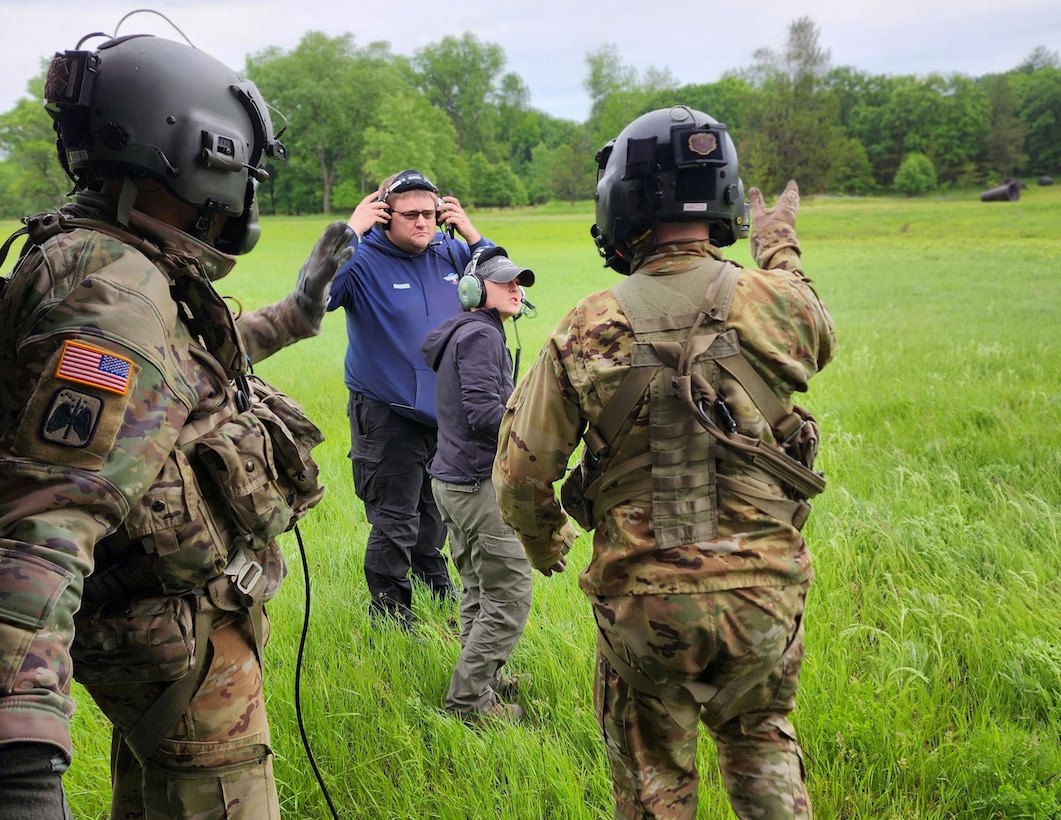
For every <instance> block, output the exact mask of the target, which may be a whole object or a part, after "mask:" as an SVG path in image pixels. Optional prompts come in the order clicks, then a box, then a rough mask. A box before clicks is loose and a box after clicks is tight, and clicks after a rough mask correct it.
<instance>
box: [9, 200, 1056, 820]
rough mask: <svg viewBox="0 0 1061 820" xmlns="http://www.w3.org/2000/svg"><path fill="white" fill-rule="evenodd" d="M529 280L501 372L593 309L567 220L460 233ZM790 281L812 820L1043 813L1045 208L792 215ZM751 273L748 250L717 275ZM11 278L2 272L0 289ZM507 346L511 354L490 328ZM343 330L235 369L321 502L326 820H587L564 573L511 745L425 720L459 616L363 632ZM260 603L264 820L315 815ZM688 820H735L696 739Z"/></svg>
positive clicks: (592, 751)
mask: <svg viewBox="0 0 1061 820" xmlns="http://www.w3.org/2000/svg"><path fill="white" fill-rule="evenodd" d="M475 222H476V225H477V227H479V228H480V229H481V230H482V231H483V232H484V233H485V234H486V235H487V236H490V237H491V238H492V239H494V240H495V241H497V242H498V243H499V244H502V245H504V246H505V247H506V248H507V249H508V250H509V253H510V255H511V256H512V257H513V258H514V259H515V260H517V261H518V262H519V263H521V264H525V265H527V266H529V267H531V268H533V269H534V270H535V271H536V272H537V274H538V280H537V283H536V284H535V286H534V287H533V288H532V289H531V291H530V292H529V293H528V295H529V297H530V299H531V301H532V302H534V303H535V304H536V305H537V306H538V311H537V313H538V315H537V317H536V318H534V319H525V320H521V321H520V322H519V323H518V324H517V325H516V328H515V329H517V330H518V331H519V342H520V344H521V347H522V349H523V364H522V369H523V372H525V371H526V368H528V367H529V366H530V362H531V360H532V359H533V358H534V356H535V355H536V353H537V350H538V349H539V348H540V346H541V344H542V343H543V342H544V340H545V339H546V337H547V335H548V333H549V331H550V330H551V328H552V327H553V325H554V324H555V322H556V320H557V319H558V318H559V317H560V316H561V315H562V313H563V312H564V311H565V310H566V309H567V308H568V307H569V306H570V305H571V304H573V302H574V301H575V300H576V299H577V298H578V297H579V296H581V295H582V294H584V293H586V292H589V291H590V290H595V289H598V288H604V287H608V286H609V285H610V284H612V283H614V282H615V281H616V275H615V274H613V273H611V272H609V271H606V270H604V269H603V268H602V267H601V262H600V259H599V257H598V256H597V254H596V252H595V250H594V248H593V244H592V240H591V239H590V237H589V225H590V223H591V222H592V211H591V208H590V207H588V206H585V205H583V206H579V207H576V208H571V209H564V208H554V209H552V210H551V211H550V212H549V213H541V212H536V211H518V212H496V213H495V212H490V213H479V214H476V215H475ZM325 223H326V219H324V218H321V217H317V218H272V219H266V220H265V221H264V233H263V238H262V242H261V245H260V247H259V248H258V249H257V250H256V251H255V252H254V253H253V254H251V255H250V256H248V257H247V258H246V259H243V260H241V261H240V263H239V265H238V266H237V268H236V271H235V273H234V274H232V276H231V277H230V278H229V279H226V280H224V281H223V282H222V283H221V290H222V291H223V292H225V293H232V294H235V295H237V296H239V297H240V299H241V300H242V302H243V304H244V305H245V306H246V307H254V306H257V305H260V304H264V303H266V302H268V301H271V300H273V299H275V298H278V297H279V296H281V295H283V294H284V293H285V292H286V291H287V290H288V289H289V288H290V286H291V285H292V284H293V282H294V280H295V277H296V275H297V270H298V267H299V265H300V264H301V262H302V260H303V259H304V258H305V256H306V254H307V253H308V251H309V248H310V246H311V245H312V243H313V241H314V239H315V238H316V236H317V235H318V233H319V232H320V230H321V229H322V228H323V227H324V224H325ZM799 230H800V236H801V238H802V240H803V245H804V249H805V250H804V262H805V266H806V269H807V271H808V273H809V274H810V275H811V276H812V278H813V279H814V281H815V283H816V285H817V287H818V289H819V292H820V294H821V296H822V297H823V299H824V300H825V301H826V303H827V304H828V305H829V307H830V309H831V310H832V313H833V316H834V319H835V321H836V328H837V335H838V338H839V343H840V346H839V350H838V353H837V357H836V360H835V362H834V363H833V364H832V365H830V366H829V367H828V368H827V369H826V370H825V371H824V372H823V373H822V374H821V375H820V376H819V377H818V378H817V379H815V380H814V382H812V385H811V393H810V395H809V396H807V397H806V402H805V403H806V404H807V405H808V406H809V407H810V408H811V409H812V410H813V411H814V412H815V414H816V415H817V416H818V418H819V420H820V421H821V423H822V427H823V430H824V443H823V451H822V455H821V466H822V467H823V468H824V469H825V470H826V473H827V476H828V479H829V487H828V489H827V490H826V492H825V494H824V495H823V496H821V497H820V498H819V499H818V500H817V501H816V503H815V511H814V514H813V515H812V517H811V520H810V522H809V524H808V526H807V528H806V535H807V538H808V541H809V543H810V544H811V547H812V550H813V552H814V556H815V566H816V570H817V578H816V581H815V584H814V586H813V588H812V592H811V597H810V601H809V603H808V613H807V644H808V651H807V660H806V663H805V667H804V674H803V680H802V686H801V690H800V695H799V701H798V709H797V712H796V714H795V716H794V719H795V722H796V724H797V728H798V730H799V733H800V738H801V741H802V743H803V746H804V749H805V752H806V757H807V767H808V774H809V786H810V791H811V796H812V799H813V802H814V806H815V811H816V814H817V816H818V817H821V818H866V820H868V819H869V818H874V819H875V820H876V818H887V819H892V818H894V820H912V818H918V819H919V820H929V819H932V820H935V819H936V818H963V819H965V818H968V820H972V819H973V818H1043V819H1044V820H1045V818H1056V817H1059V816H1061V776H1059V775H1061V746H1059V738H1061V635H1059V631H1061V550H1059V546H1061V538H1059V528H1061V385H1059V382H1061V377H1059V373H1061V284H1059V278H1061V265H1059V263H1058V260H1059V259H1061V189H1054V188H1031V189H1028V190H1027V191H1025V192H1024V195H1023V196H1022V198H1021V200H1020V201H1019V202H1016V203H981V202H979V201H978V197H977V195H976V194H975V193H971V194H969V195H967V196H957V195H956V196H954V197H951V198H945V199H942V198H941V199H932V200H916V201H909V200H893V199H870V200H848V199H835V200H833V199H829V200H826V199H822V200H813V201H805V202H804V203H803V205H802V207H801V210H800V215H799ZM730 255H731V257H732V258H734V259H736V260H737V261H741V262H744V263H748V262H749V259H748V256H747V243H742V244H741V245H739V246H738V247H737V248H735V249H732V253H731V254H730ZM9 268H10V262H9V263H8V265H7V266H6V267H5V270H6V269H9ZM509 340H510V342H511V343H513V346H514V345H515V342H516V338H515V335H514V334H513V332H512V329H510V330H509ZM344 349H345V334H344V327H343V319H342V317H341V315H336V314H331V315H329V316H328V317H327V318H326V320H325V328H324V332H323V334H322V335H321V336H320V337H317V338H315V339H312V340H309V341H306V342H304V343H302V344H301V345H299V346H297V347H295V348H292V349H290V350H287V351H283V352H281V353H280V354H278V355H277V356H275V357H273V359H272V360H269V361H267V362H264V363H262V364H261V365H259V367H258V372H259V373H260V374H262V375H263V376H265V377H266V378H268V379H270V380H271V381H273V382H274V383H276V384H277V385H278V386H279V387H281V388H282V389H284V390H286V391H288V392H289V393H291V394H292V395H294V396H295V397H297V398H298V399H299V400H300V401H301V402H302V403H303V404H304V405H305V406H306V407H307V409H308V411H309V412H310V414H311V415H312V416H313V417H314V418H315V419H317V420H318V422H319V423H320V425H321V426H322V428H323V429H324V431H325V433H326V435H327V441H326V442H325V444H323V445H322V446H321V447H320V448H319V449H318V451H317V455H318V458H319V460H320V461H321V463H322V465H323V471H324V477H325V481H326V483H327V485H328V488H329V491H328V494H327V495H326V497H325V499H324V501H323V502H322V503H321V505H320V506H319V507H317V508H316V509H315V510H314V511H313V512H312V513H311V514H310V516H309V517H308V518H307V519H305V520H304V522H303V523H302V524H301V525H300V530H301V534H302V537H303V540H304V543H305V547H306V552H307V556H308V562H309V568H310V573H309V574H310V579H311V581H312V596H313V597H312V623H311V627H310V633H309V636H308V640H307V643H306V647H305V658H304V666H303V670H302V679H301V685H302V707H303V718H304V721H305V726H306V730H307V733H308V736H309V739H310V742H311V744H312V750H313V754H314V756H315V759H316V762H317V764H318V766H319V767H320V770H321V772H322V774H323V776H324V779H325V781H326V784H327V787H328V790H329V792H330V793H331V795H332V799H333V800H334V802H335V804H336V806H337V808H338V809H339V813H340V815H341V816H342V817H344V818H440V819H443V820H449V818H495V817H496V818H511V820H523V818H533V819H537V818H542V819H544V818H572V819H573V820H574V819H576V818H603V817H607V816H609V815H610V809H611V796H610V785H609V780H608V774H607V766H606V763H605V761H604V758H603V753H602V749H601V744H600V741H599V740H598V737H597V728H596V725H595V721H594V718H593V707H592V698H591V681H592V655H593V640H594V637H593V625H592V619H591V617H590V615H589V607H588V604H587V603H586V601H585V600H584V597H583V596H582V594H581V593H580V592H579V590H578V588H577V577H576V576H577V571H578V570H579V569H580V568H581V567H582V566H584V565H585V562H586V558H587V553H588V544H587V541H586V539H583V540H582V541H580V542H579V544H578V545H576V548H575V550H574V553H573V556H572V561H571V564H570V567H571V569H570V570H569V571H568V572H567V573H565V574H564V575H560V576H555V577H553V578H548V579H547V578H543V577H541V576H536V578H535V601H534V607H533V610H532V613H531V620H530V623H529V625H528V628H527V631H526V634H525V636H524V638H523V640H522V641H521V642H520V644H519V646H518V647H517V648H516V651H515V653H514V655H513V657H512V661H511V664H510V666H511V668H512V670H513V671H516V672H521V673H530V674H531V675H532V676H533V681H532V683H531V685H530V687H529V689H528V690H527V691H526V692H525V693H524V694H522V695H521V702H522V704H523V705H524V707H525V708H526V710H527V720H526V721H525V722H524V723H523V724H522V725H519V726H515V727H509V726H504V727H488V728H484V729H470V728H468V727H467V726H465V725H463V724H461V723H459V722H457V721H455V720H453V719H451V718H449V717H447V716H446V715H445V714H444V713H443V711H442V709H441V704H442V699H443V696H444V693H445V690H446V686H447V684H448V679H449V674H450V671H451V668H452V664H453V662H454V661H455V659H456V657H457V654H458V652H459V646H458V642H457V638H456V634H455V630H454V626H453V622H454V618H455V612H454V611H452V610H441V611H440V610H438V609H436V608H435V607H434V606H433V605H432V604H431V603H430V601H429V600H428V597H427V596H426V595H425V594H424V593H423V591H422V590H420V589H417V590H416V596H417V597H416V609H417V611H418V613H419V614H420V615H421V616H422V618H423V628H422V632H421V638H420V640H419V641H417V640H413V639H411V638H409V637H408V636H406V635H403V634H399V633H396V632H393V631H390V630H381V631H377V630H374V629H372V628H371V627H370V626H369V623H368V620H367V616H366V608H367V605H368V598H367V593H366V591H365V588H364V581H363V577H362V571H361V561H362V557H363V549H364V543H365V538H366V535H367V531H368V527H367V525H366V523H365V519H364V515H363V511H362V508H361V505H360V503H359V502H358V500H357V498H356V497H355V496H354V494H353V489H352V486H351V480H350V466H349V461H348V458H347V447H348V438H349V434H348V430H347V427H346V420H345V417H344V408H345V402H346V393H345V389H344V387H343V384H342V359H343V353H344ZM283 544H284V547H285V551H286V552H287V554H288V556H289V563H290V567H291V569H290V577H289V579H288V581H287V583H285V584H284V586H283V587H282V589H281V591H280V594H279V596H278V598H277V599H276V600H275V601H274V602H273V603H272V605H271V606H270V609H269V612H270V615H271V617H272V622H273V634H272V640H271V642H270V645H269V649H268V652H267V663H266V679H267V688H268V693H269V711H270V715H271V720H272V728H273V742H274V746H275V749H276V753H277V760H276V771H277V777H278V780H279V788H280V794H281V801H282V803H283V809H284V812H285V816H287V817H291V818H325V817H327V816H328V810H327V806H326V804H325V802H324V800H323V798H322V796H321V793H320V790H319V789H318V787H317V785H316V782H315V780H314V778H313V775H312V772H311V769H310V766H309V763H308V761H307V757H306V754H305V752H304V750H303V748H302V744H301V740H300V736H299V730H298V725H297V722H296V715H295V709H294V696H293V692H294V684H295V661H296V653H297V650H298V646H299V638H300V630H301V627H302V619H303V614H302V613H303V608H304V606H305V598H304V594H303V581H304V575H303V572H302V568H301V562H300V559H299V558H298V551H297V544H296V541H295V538H294V536H293V534H288V535H286V536H284V539H283ZM78 699H79V708H78V711H77V714H76V715H75V718H74V731H75V743H76V746H77V756H76V758H75V762H74V766H73V768H72V769H71V771H70V772H69V774H68V775H67V778H66V784H67V788H68V790H69V791H70V796H71V800H72V802H73V805H74V808H75V812H76V815H77V816H78V817H83V818H96V817H103V816H105V812H106V809H105V807H106V801H107V780H108V778H107V762H106V760H107V741H106V734H107V729H106V726H105V723H104V722H103V721H102V720H101V718H100V717H99V715H98V713H97V712H96V710H95V708H94V706H93V705H92V703H91V701H90V700H89V699H88V698H87V697H85V696H84V695H83V694H82V693H80V692H78ZM700 764H701V771H702V774H703V788H702V793H701V806H702V810H701V816H702V817H704V818H713V817H728V816H731V815H730V813H729V809H728V808H727V803H726V799H725V794H724V791H723V789H722V786H721V783H720V781H719V778H718V776H717V774H716V772H715V768H714V766H715V764H714V753H713V750H712V749H711V746H710V743H709V742H708V741H706V738H705V742H704V744H703V747H702V751H701V754H700Z"/></svg>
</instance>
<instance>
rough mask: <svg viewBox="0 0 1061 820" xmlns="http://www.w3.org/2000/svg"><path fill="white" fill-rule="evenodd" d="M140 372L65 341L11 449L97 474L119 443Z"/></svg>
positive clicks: (120, 359) (88, 347)
mask: <svg viewBox="0 0 1061 820" xmlns="http://www.w3.org/2000/svg"><path fill="white" fill-rule="evenodd" d="M89 354H91V355H89ZM104 357H107V358H106V359H104ZM101 367H102V368H103V370H100V368H101ZM139 369H140V368H139V367H138V366H137V365H136V363H135V362H133V360H132V359H128V358H126V357H124V356H121V355H118V354H115V353H110V352H108V351H106V350H100V349H98V348H95V347H93V346H92V345H88V344H84V343H82V342H74V341H67V342H65V343H64V345H63V347H62V348H61V349H60V350H57V351H56V352H55V353H54V354H53V356H52V358H51V361H50V362H49V363H48V365H47V366H46V367H45V370H44V373H43V374H42V375H41V379H40V381H39V382H37V386H36V387H35V388H34V390H33V393H32V394H31V395H30V397H29V401H28V402H27V404H26V409H25V411H24V413H23V416H22V419H21V421H20V422H19V425H18V432H17V433H16V434H15V441H14V443H13V450H14V451H15V452H16V453H17V454H19V455H20V456H25V457H27V458H32V459H35V460H37V461H42V462H46V463H50V464H58V465H64V466H66V467H74V468H77V469H82V470H99V469H100V468H101V467H102V466H103V462H104V461H105V460H106V458H107V455H108V454H109V453H110V451H111V450H112V449H113V448H114V445H115V441H116V440H117V438H118V433H119V431H120V430H121V427H122V419H123V418H124V416H125V410H126V408H127V407H128V406H129V401H130V397H131V395H132V394H131V387H132V385H133V383H134V381H135V380H136V376H137V373H138V372H139ZM105 371H113V372H110V373H109V374H108V373H107V372H105ZM73 382H76V384H73ZM119 385H122V389H121V390H119V389H118V387H119Z"/></svg>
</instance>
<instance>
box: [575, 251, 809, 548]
mask: <svg viewBox="0 0 1061 820" xmlns="http://www.w3.org/2000/svg"><path fill="white" fill-rule="evenodd" d="M705 268H708V269H709V270H708V276H707V279H708V281H709V284H708V287H707V290H706V293H705V291H704V284H703V283H704V280H705V276H704V273H705ZM738 274H739V268H738V267H737V266H736V265H734V264H733V263H731V262H719V261H718V260H714V259H703V260H697V261H696V262H694V263H692V264H691V265H690V266H689V267H687V268H684V269H681V270H678V271H674V272H668V273H665V274H649V273H637V272H635V273H634V274H632V275H631V276H630V277H629V278H627V279H626V280H624V281H623V282H621V283H620V284H619V285H616V286H615V287H613V288H612V289H611V290H612V294H613V295H614V296H615V298H616V300H617V301H618V302H619V305H620V307H621V308H622V309H623V312H624V313H625V314H626V316H627V318H628V319H629V320H630V324H631V327H632V328H633V331H634V335H635V337H636V341H635V343H634V346H633V350H632V356H631V367H630V372H629V373H628V374H627V376H626V377H625V379H624V381H623V382H622V383H621V384H620V386H619V388H618V389H617V391H616V393H615V394H614V396H613V397H612V399H611V401H610V402H609V403H608V405H607V407H605V409H604V411H603V412H602V414H601V417H600V419H599V420H598V423H597V424H596V425H595V426H593V427H590V428H589V429H588V430H587V431H586V433H585V434H584V435H583V440H584V443H585V446H584V447H583V451H582V456H581V458H580V460H579V462H578V464H577V465H576V467H575V468H574V469H573V470H572V471H571V473H570V474H569V476H568V478H567V479H566V480H565V482H564V484H563V485H562V486H561V501H562V503H563V506H564V508H565V510H567V512H568V513H569V514H570V515H571V516H572V517H573V518H574V519H575V520H576V521H577V522H578V523H579V524H580V525H581V526H582V527H583V528H584V529H593V528H595V527H596V525H597V523H598V522H599V521H600V520H601V519H602V517H603V515H604V513H605V512H607V510H609V509H611V508H612V507H614V506H616V505H618V504H621V503H623V502H625V501H629V500H633V499H639V500H646V501H647V500H650V501H651V504H652V519H653V527H654V531H655V536H656V546H657V547H658V548H660V549H664V548H667V547H672V546H677V545H680V544H689V543H693V542H695V541H701V540H710V539H712V538H715V537H717V534H718V511H717V506H716V504H717V490H716V488H717V486H719V485H722V486H725V487H726V489H727V490H729V491H730V492H732V493H733V494H734V495H736V496H738V497H739V498H741V499H742V500H743V501H745V502H746V503H748V504H750V505H752V506H754V507H756V508H757V509H759V510H761V511H762V512H764V513H766V514H767V515H770V516H771V517H773V518H776V519H778V520H779V521H783V522H785V523H790V524H791V525H792V526H794V527H796V528H797V529H799V528H800V527H802V525H803V523H804V522H805V521H806V518H807V515H808V513H809V511H810V505H809V504H808V503H807V499H808V498H811V497H813V496H814V495H817V494H818V493H820V492H821V491H822V490H823V489H824V487H825V479H824V478H823V477H822V475H821V474H820V473H816V472H814V470H813V463H814V457H815V455H816V453H817V445H818V439H819V433H818V427H817V424H816V422H815V420H814V418H813V417H812V416H811V415H810V414H809V413H807V412H806V411H805V410H804V409H802V408H800V407H796V406H793V409H792V410H791V411H789V410H788V409H787V408H785V407H784V406H783V405H782V403H781V402H780V400H779V399H778V398H777V396H776V395H775V394H774V392H773V390H771V389H770V387H769V386H768V385H767V384H766V383H765V381H763V379H762V378H761V377H760V376H759V375H758V374H757V373H756V372H755V370H754V368H753V367H752V366H751V364H750V363H749V362H748V360H747V359H746V358H745V357H744V356H743V354H742V353H741V349H740V339H739V337H738V334H737V332H736V330H734V329H732V328H727V327H726V319H727V317H728V315H729V309H730V304H731V303H732V300H733V292H734V289H735V287H736V282H737V277H738ZM723 372H725V373H728V374H729V375H730V376H732V377H733V378H734V379H736V381H737V382H739V383H740V385H741V387H742V388H743V389H744V390H745V392H746V393H748V395H749V396H750V397H751V399H752V401H753V402H754V403H755V405H756V407H757V408H758V409H759V411H760V412H761V413H762V414H763V416H764V417H765V418H766V420H767V421H768V422H769V424H770V426H771V429H772V430H773V433H774V436H775V438H776V440H777V441H778V442H779V443H780V446H777V447H775V446H773V445H771V444H768V443H767V442H765V441H762V440H761V439H757V438H752V437H749V436H745V435H743V434H741V433H739V432H738V431H737V426H736V424H735V422H734V421H733V418H732V416H731V415H730V413H729V410H728V408H727V407H726V404H725V400H724V398H723V396H722V395H721V393H720V392H719V383H720V380H721V378H722V374H723ZM646 390H647V391H648V401H649V402H650V409H649V419H650V421H649V424H650V430H649V438H650V442H651V444H650V449H649V452H647V453H645V454H644V455H642V456H639V457H636V458H633V459H627V460H626V461H623V462H621V463H618V464H612V463H611V456H612V454H613V451H614V449H615V448H614V443H615V442H616V441H619V440H620V438H619V437H620V436H621V435H626V434H627V433H628V432H629V429H630V427H631V425H632V422H633V418H632V416H633V410H634V408H635V407H636V406H637V405H638V404H639V403H640V402H641V401H642V398H643V397H644V395H645V392H646ZM720 460H728V461H734V462H737V463H740V464H742V465H744V466H745V468H746V469H749V470H753V471H754V470H760V471H762V472H763V473H765V474H766V475H767V476H769V477H771V478H772V479H773V480H774V481H776V482H779V483H780V484H781V485H782V486H783V488H784V492H785V494H784V495H783V496H771V495H768V494H766V493H764V492H762V491H761V490H759V489H757V488H755V487H752V486H750V485H749V484H747V483H745V482H741V481H739V480H736V479H734V478H732V477H730V476H726V475H718V474H717V472H716V465H717V462H718V461H720Z"/></svg>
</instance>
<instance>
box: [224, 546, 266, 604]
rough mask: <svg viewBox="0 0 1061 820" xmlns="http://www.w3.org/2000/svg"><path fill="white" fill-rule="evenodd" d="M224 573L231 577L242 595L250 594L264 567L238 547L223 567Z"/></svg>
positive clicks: (263, 572)
mask: <svg viewBox="0 0 1061 820" xmlns="http://www.w3.org/2000/svg"><path fill="white" fill-rule="evenodd" d="M225 575H227V576H228V577H229V578H231V579H232V583H233V584H235V586H236V589H238V590H239V591H240V592H242V593H243V594H244V595H248V596H249V595H251V592H252V590H253V589H254V587H255V586H256V585H257V584H258V582H259V581H260V580H261V579H262V576H263V575H265V568H264V567H263V566H262V565H261V564H260V563H258V561H257V560H255V559H254V558H252V557H251V556H250V554H249V553H248V552H247V551H246V550H244V549H242V548H240V549H238V550H236V554H235V555H233V556H232V560H231V561H229V562H228V566H227V567H225Z"/></svg>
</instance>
